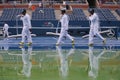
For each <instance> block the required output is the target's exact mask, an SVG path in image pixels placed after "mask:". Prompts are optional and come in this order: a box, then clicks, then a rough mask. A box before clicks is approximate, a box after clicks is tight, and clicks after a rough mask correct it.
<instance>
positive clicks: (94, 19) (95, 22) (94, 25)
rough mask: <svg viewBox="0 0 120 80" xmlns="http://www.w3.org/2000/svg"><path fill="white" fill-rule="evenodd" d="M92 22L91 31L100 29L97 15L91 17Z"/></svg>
mask: <svg viewBox="0 0 120 80" xmlns="http://www.w3.org/2000/svg"><path fill="white" fill-rule="evenodd" d="M89 20H90V29H94V30H95V29H98V28H99V17H98V15H97V14H96V13H94V14H93V15H91V16H90V17H89Z"/></svg>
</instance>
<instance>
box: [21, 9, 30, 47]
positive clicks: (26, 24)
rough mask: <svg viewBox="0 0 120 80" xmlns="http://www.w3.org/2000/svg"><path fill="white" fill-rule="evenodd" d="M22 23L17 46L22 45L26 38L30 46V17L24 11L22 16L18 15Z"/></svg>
mask: <svg viewBox="0 0 120 80" xmlns="http://www.w3.org/2000/svg"><path fill="white" fill-rule="evenodd" d="M19 16H20V17H21V18H20V19H21V20H22V22H23V29H22V41H21V42H20V43H19V44H24V42H25V39H26V37H27V40H28V45H31V44H32V37H31V27H32V26H31V20H30V16H29V15H28V14H27V13H26V10H25V9H24V10H23V12H22V14H20V15H19Z"/></svg>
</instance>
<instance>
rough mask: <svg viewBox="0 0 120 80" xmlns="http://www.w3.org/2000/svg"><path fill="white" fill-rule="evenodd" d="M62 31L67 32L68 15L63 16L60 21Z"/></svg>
mask: <svg viewBox="0 0 120 80" xmlns="http://www.w3.org/2000/svg"><path fill="white" fill-rule="evenodd" d="M60 22H61V27H62V29H65V30H68V25H69V17H68V15H66V14H64V15H63V16H62V18H61V19H60Z"/></svg>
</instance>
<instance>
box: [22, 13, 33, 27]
mask: <svg viewBox="0 0 120 80" xmlns="http://www.w3.org/2000/svg"><path fill="white" fill-rule="evenodd" d="M21 20H22V21H23V27H26V28H29V29H30V28H31V20H30V16H29V15H28V14H26V15H25V16H23V17H21Z"/></svg>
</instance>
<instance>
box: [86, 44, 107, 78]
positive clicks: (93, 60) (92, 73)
mask: <svg viewBox="0 0 120 80" xmlns="http://www.w3.org/2000/svg"><path fill="white" fill-rule="evenodd" d="M93 51H94V47H93V46H89V67H90V70H89V71H88V76H89V77H92V78H94V79H95V78H97V77H98V71H99V62H100V61H99V59H100V58H101V56H102V55H103V54H104V53H105V52H106V51H105V50H104V49H103V51H101V52H100V53H99V54H94V52H93Z"/></svg>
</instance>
